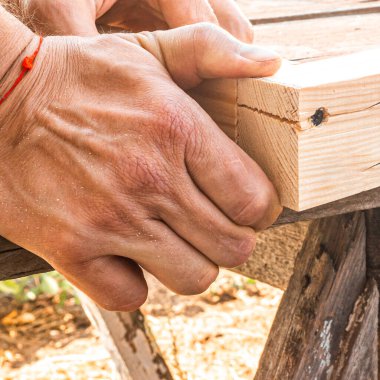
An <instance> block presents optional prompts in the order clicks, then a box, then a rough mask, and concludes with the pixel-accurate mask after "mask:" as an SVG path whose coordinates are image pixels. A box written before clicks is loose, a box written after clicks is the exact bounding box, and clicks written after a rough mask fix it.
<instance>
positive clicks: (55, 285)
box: [0, 272, 75, 305]
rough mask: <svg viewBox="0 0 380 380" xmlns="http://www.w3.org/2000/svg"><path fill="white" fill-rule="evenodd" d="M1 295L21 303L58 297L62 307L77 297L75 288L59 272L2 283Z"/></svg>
mask: <svg viewBox="0 0 380 380" xmlns="http://www.w3.org/2000/svg"><path fill="white" fill-rule="evenodd" d="M0 293H4V294H7V295H10V296H12V297H14V298H15V299H16V300H18V301H20V302H26V301H33V300H35V299H36V298H37V297H38V296H39V295H47V296H57V297H59V301H60V304H62V305H63V304H64V302H65V300H66V299H67V298H68V297H72V296H75V291H74V288H73V287H72V286H71V285H70V283H69V282H68V281H67V280H66V279H65V278H64V277H63V276H61V275H60V274H59V273H57V272H51V273H44V274H40V275H34V276H28V277H23V278H19V279H17V280H6V281H0Z"/></svg>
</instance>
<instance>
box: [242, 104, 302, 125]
mask: <svg viewBox="0 0 380 380" xmlns="http://www.w3.org/2000/svg"><path fill="white" fill-rule="evenodd" d="M237 106H238V107H240V108H245V109H248V110H250V111H252V112H257V113H259V114H260V115H265V116H268V117H270V118H272V119H275V120H277V121H279V122H282V123H288V124H291V125H294V126H295V127H296V128H297V129H301V126H300V123H299V121H294V120H289V119H287V118H286V117H281V116H278V115H275V114H273V113H270V112H268V111H263V110H261V109H259V108H257V107H251V106H249V105H248V104H244V103H237Z"/></svg>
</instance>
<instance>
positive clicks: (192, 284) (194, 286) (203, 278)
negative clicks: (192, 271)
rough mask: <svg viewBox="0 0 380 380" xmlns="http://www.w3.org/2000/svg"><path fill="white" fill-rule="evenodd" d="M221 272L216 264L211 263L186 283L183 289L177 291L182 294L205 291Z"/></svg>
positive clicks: (194, 293)
mask: <svg viewBox="0 0 380 380" xmlns="http://www.w3.org/2000/svg"><path fill="white" fill-rule="evenodd" d="M218 274H219V268H218V267H217V266H214V265H210V266H209V267H208V268H207V269H205V270H204V271H203V272H199V273H197V275H194V276H193V277H192V279H191V281H189V282H187V283H186V286H185V287H184V288H183V289H180V290H179V291H177V293H179V294H182V295H187V296H190V295H196V294H201V293H203V292H205V291H206V290H207V289H208V288H209V287H210V285H211V284H212V283H213V282H214V281H215V280H216V278H217V277H218Z"/></svg>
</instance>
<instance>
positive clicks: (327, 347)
mask: <svg viewBox="0 0 380 380" xmlns="http://www.w3.org/2000/svg"><path fill="white" fill-rule="evenodd" d="M365 243H366V235H365V221H364V216H363V215H362V213H354V214H349V215H345V216H337V217H333V218H326V219H322V220H319V221H316V222H314V223H313V224H312V225H311V226H310V228H309V233H308V234H307V236H306V239H305V244H304V246H303V248H302V250H301V252H300V254H299V255H298V257H297V260H296V263H295V270H294V274H293V276H292V278H291V280H290V283H289V286H288V288H287V290H286V292H285V293H284V296H283V299H282V301H281V304H280V307H279V310H278V313H277V315H276V318H275V320H274V323H273V326H272V329H271V332H270V335H269V338H268V341H267V343H266V346H265V349H264V353H263V355H262V358H261V361H260V366H259V370H258V372H257V375H256V377H255V379H256V380H261V379H263V380H264V379H265V380H267V379H281V380H287V379H289V380H304V379H311V378H313V379H317V380H319V379H326V378H328V375H327V374H328V373H331V372H332V371H333V370H334V366H335V361H336V360H337V358H338V357H339V355H340V342H341V341H342V339H343V337H344V334H345V329H346V326H347V325H348V322H349V317H350V314H351V313H352V311H353V310H354V306H355V303H356V301H357V299H358V297H359V296H360V294H361V293H362V292H363V290H364V287H365V284H366V257H365ZM353 268H355V270H353Z"/></svg>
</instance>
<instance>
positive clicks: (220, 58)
mask: <svg viewBox="0 0 380 380" xmlns="http://www.w3.org/2000/svg"><path fill="white" fill-rule="evenodd" d="M123 38H126V39H129V40H131V39H132V40H134V42H137V43H138V44H139V45H141V46H142V47H143V48H145V49H146V50H148V51H149V52H150V53H152V54H153V55H154V56H155V57H156V58H157V59H159V60H160V61H161V63H162V64H163V65H164V66H165V67H166V69H167V70H168V71H169V73H170V75H171V77H172V78H173V80H174V81H175V82H176V83H177V84H178V85H179V86H180V87H181V88H183V89H189V88H192V87H195V86H197V85H198V84H199V83H200V82H201V81H202V80H203V79H211V78H247V77H263V76H269V75H273V74H274V73H275V72H276V71H277V70H278V69H279V67H280V66H281V58H280V57H279V55H277V54H276V53H274V52H272V51H270V50H267V49H264V48H261V47H258V46H254V45H250V44H246V43H244V42H241V41H239V40H238V39H236V38H235V37H233V36H232V35H230V34H229V33H228V32H226V31H225V30H223V29H222V28H220V27H218V26H216V25H214V24H211V23H200V24H194V25H188V26H184V27H180V28H177V29H171V30H167V31H157V32H153V33H149V32H144V33H137V34H134V35H132V34H130V35H125V37H123Z"/></svg>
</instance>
